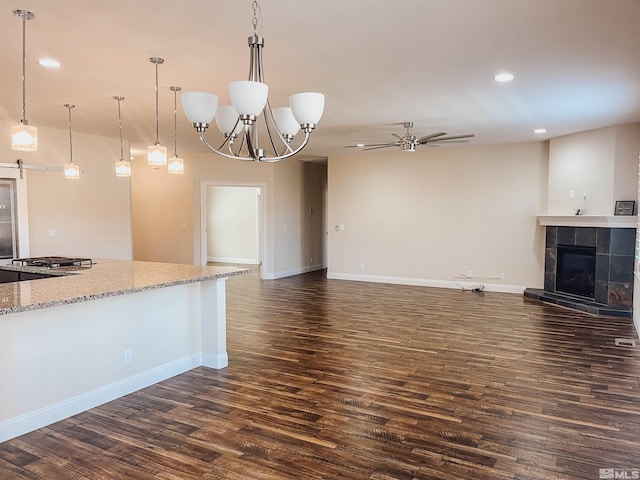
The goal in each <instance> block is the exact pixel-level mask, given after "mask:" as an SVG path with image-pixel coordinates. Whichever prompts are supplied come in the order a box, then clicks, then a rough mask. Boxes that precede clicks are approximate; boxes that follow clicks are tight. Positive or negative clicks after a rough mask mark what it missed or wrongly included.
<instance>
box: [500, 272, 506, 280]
mask: <svg viewBox="0 0 640 480" xmlns="http://www.w3.org/2000/svg"><path fill="white" fill-rule="evenodd" d="M504 277H505V275H504V272H502V273H501V274H500V280H504Z"/></svg>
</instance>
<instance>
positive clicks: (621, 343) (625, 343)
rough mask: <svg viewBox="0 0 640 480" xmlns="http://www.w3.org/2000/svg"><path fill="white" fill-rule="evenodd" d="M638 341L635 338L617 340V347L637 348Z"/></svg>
mask: <svg viewBox="0 0 640 480" xmlns="http://www.w3.org/2000/svg"><path fill="white" fill-rule="evenodd" d="M635 346H636V341H635V340H634V339H633V338H616V347H635Z"/></svg>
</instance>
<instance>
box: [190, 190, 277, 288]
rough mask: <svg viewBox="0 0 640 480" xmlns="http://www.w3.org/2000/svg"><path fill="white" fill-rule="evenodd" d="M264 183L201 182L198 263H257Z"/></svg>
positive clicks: (260, 253)
mask: <svg viewBox="0 0 640 480" xmlns="http://www.w3.org/2000/svg"><path fill="white" fill-rule="evenodd" d="M264 190H265V186H264V185H255V184H246V185H245V184H219V183H203V185H202V200H201V214H202V226H201V231H202V240H201V250H202V252H201V259H202V263H203V264H206V263H208V262H215V263H229V264H235V265H237V264H243V265H258V266H259V267H260V278H262V275H263V271H264V270H265V269H264V268H262V267H264V265H263V255H264V253H263V252H264V251H265V233H264V232H265V229H264V218H265V214H264Z"/></svg>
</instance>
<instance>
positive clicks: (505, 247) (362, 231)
mask: <svg viewBox="0 0 640 480" xmlns="http://www.w3.org/2000/svg"><path fill="white" fill-rule="evenodd" d="M547 150H548V149H547V144H546V143H527V144H510V145H499V146H478V147H475V146H468V147H467V146H465V147H460V148H442V149H435V148H422V149H420V150H419V151H417V152H415V153H403V152H396V151H384V152H358V153H355V154H349V155H343V156H337V157H331V158H330V159H329V194H328V197H329V200H328V204H329V207H328V209H329V226H328V227H329V228H328V230H329V248H328V251H329V258H328V261H329V262H328V272H329V276H331V277H334V278H347V279H355V280H373V281H390V282H399V283H415V284H425V285H435V286H453V282H452V281H451V278H452V277H453V276H455V275H457V274H458V273H466V272H467V271H472V274H473V275H474V276H498V275H499V274H500V273H505V279H504V280H495V279H494V280H485V281H483V283H485V284H496V285H497V287H496V289H502V290H504V291H518V290H521V288H522V287H540V286H542V284H543V249H544V231H543V229H542V227H539V226H538V224H537V221H536V216H537V215H538V214H540V213H541V212H543V211H544V209H545V208H546V203H547V176H548V169H547V156H548V151H547ZM340 224H342V225H344V230H342V231H336V229H335V226H336V225H340Z"/></svg>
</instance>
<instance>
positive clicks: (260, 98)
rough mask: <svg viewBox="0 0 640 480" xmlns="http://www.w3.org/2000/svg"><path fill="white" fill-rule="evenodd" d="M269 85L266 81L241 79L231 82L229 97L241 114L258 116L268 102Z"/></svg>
mask: <svg viewBox="0 0 640 480" xmlns="http://www.w3.org/2000/svg"><path fill="white" fill-rule="evenodd" d="M268 94H269V87H268V86H267V84H266V83H262V82H253V81H251V80H240V81H238V82H232V83H230V84H229V98H231V103H232V104H233V107H234V108H235V109H236V112H238V114H240V115H253V116H254V117H257V116H258V115H260V114H261V113H262V110H263V109H264V106H265V105H266V103H267V95H268Z"/></svg>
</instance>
